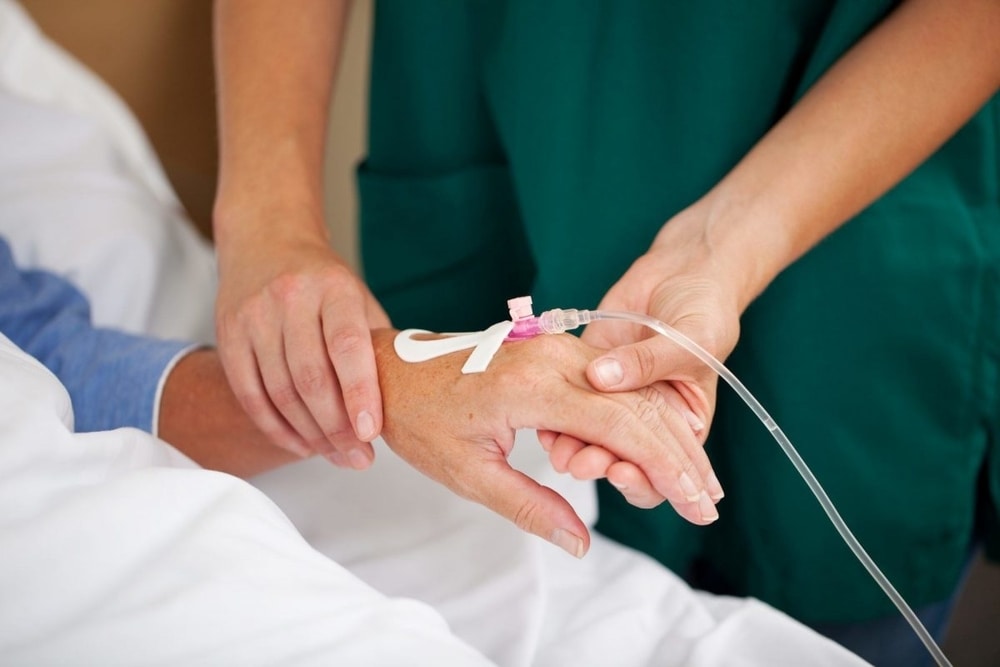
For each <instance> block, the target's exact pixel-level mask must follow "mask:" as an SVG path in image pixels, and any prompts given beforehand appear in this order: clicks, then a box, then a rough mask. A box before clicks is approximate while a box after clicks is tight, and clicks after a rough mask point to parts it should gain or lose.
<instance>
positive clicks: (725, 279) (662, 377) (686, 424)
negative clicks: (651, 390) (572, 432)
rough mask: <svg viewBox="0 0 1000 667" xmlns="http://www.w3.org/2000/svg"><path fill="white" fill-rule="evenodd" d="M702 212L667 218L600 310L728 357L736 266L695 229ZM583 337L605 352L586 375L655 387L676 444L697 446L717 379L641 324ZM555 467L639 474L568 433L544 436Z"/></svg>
mask: <svg viewBox="0 0 1000 667" xmlns="http://www.w3.org/2000/svg"><path fill="white" fill-rule="evenodd" d="M696 214H697V211H694V210H688V211H685V212H684V213H681V214H680V215H678V216H677V218H676V219H675V220H672V221H671V222H669V223H668V224H667V225H666V226H665V227H664V229H663V231H662V232H661V233H660V235H659V236H658V237H657V239H656V241H655V242H654V244H653V246H652V247H651V248H650V249H649V251H648V252H647V253H646V254H645V255H643V256H642V257H640V258H639V259H638V260H636V261H635V263H634V264H633V265H632V266H631V268H629V270H628V271H627V272H626V273H625V275H624V276H622V278H621V279H620V280H619V281H618V282H617V283H616V284H615V285H614V286H613V287H612V288H611V290H610V291H609V292H608V293H607V295H606V296H605V297H604V299H602V300H601V303H600V305H599V308H600V309H602V310H619V311H632V312H637V313H644V314H648V315H651V316H653V317H655V318H657V319H659V320H661V321H663V322H665V323H667V324H669V325H670V326H672V327H674V328H675V329H677V330H678V331H679V332H681V333H682V334H684V335H685V336H687V337H688V338H690V339H692V340H694V341H695V342H696V343H698V344H699V345H701V346H702V347H703V348H705V349H706V350H707V351H708V352H710V353H711V354H712V355H714V356H715V357H717V358H719V359H725V358H726V357H727V356H728V355H729V353H730V352H732V350H733V348H734V347H735V345H736V341H737V338H738V337H739V312H740V306H739V301H738V298H736V297H735V294H736V291H735V290H734V289H730V287H729V285H730V284H733V283H731V282H730V277H729V273H730V272H731V267H729V266H726V265H722V264H720V263H719V261H718V260H717V258H716V257H715V255H714V254H713V252H712V249H711V247H710V246H709V245H708V244H706V243H705V242H704V236H703V235H702V234H701V233H700V232H698V233H695V232H694V230H695V229H696V228H697V224H698V223H699V220H698V218H697V217H696ZM582 339H583V340H584V341H585V342H587V343H589V344H590V345H593V346H595V347H598V348H602V349H606V350H608V352H606V353H605V354H603V355H600V356H599V357H598V358H596V359H594V360H593V361H591V362H590V363H589V364H588V366H587V378H588V380H589V381H590V383H591V385H592V386H593V387H595V388H596V389H599V390H601V391H607V392H620V391H634V390H636V389H638V388H640V387H649V386H652V387H655V388H656V389H657V390H658V391H659V392H660V394H661V395H662V396H663V399H664V401H665V403H666V404H667V405H668V406H669V407H670V409H671V410H672V411H673V412H674V413H675V414H676V415H679V416H680V417H681V418H682V419H681V420H678V421H675V422H674V423H675V424H678V426H676V427H675V428H673V429H672V430H671V432H670V434H669V437H670V438H672V439H673V440H675V441H676V442H677V443H688V444H687V446H688V447H690V444H689V443H690V442H691V441H692V438H693V439H694V440H695V441H696V442H697V446H698V447H699V448H700V447H701V446H702V445H703V444H704V442H705V438H706V437H707V435H708V430H709V426H710V425H711V422H712V417H713V415H714V412H715V399H716V389H717V384H718V382H717V381H718V377H717V376H716V374H715V372H714V371H712V370H711V369H710V368H708V367H707V366H705V365H704V364H703V363H702V362H701V361H699V360H698V359H697V358H696V357H695V356H694V355H692V354H691V353H690V352H688V351H686V350H684V349H683V348H681V347H680V346H679V345H677V344H676V343H674V342H673V341H671V340H669V339H667V338H666V337H664V336H661V335H659V334H657V333H655V332H653V331H651V330H649V329H647V328H645V327H642V326H640V325H632V324H630V323H626V322H614V321H601V322H597V323H595V324H591V325H590V326H588V327H587V329H586V331H585V332H584V334H583V336H582ZM542 442H543V445H545V446H546V448H547V449H549V453H550V459H551V460H552V463H553V465H554V466H555V467H556V469H568V470H576V471H577V474H578V476H581V477H587V476H592V477H596V476H598V475H600V474H602V473H603V474H604V475H606V476H607V477H608V480H609V481H610V482H611V483H612V484H614V485H615V486H617V487H619V488H620V487H622V486H623V485H625V486H627V485H629V484H630V483H633V482H632V480H634V479H635V478H636V476H637V475H638V471H636V470H634V469H633V468H634V467H633V466H632V465H631V464H630V463H629V462H619V461H618V460H616V458H615V457H614V456H613V455H612V453H610V452H608V451H607V450H606V449H605V448H601V447H597V446H595V445H596V443H593V442H589V441H586V440H581V439H579V438H573V437H570V436H569V435H568V434H565V433H546V434H542ZM707 491H708V495H709V497H710V498H711V499H712V500H713V501H718V500H720V499H721V498H722V497H723V490H722V487H721V485H720V483H719V481H718V480H717V479H716V478H715V476H714V475H712V476H710V478H709V479H708V480H707Z"/></svg>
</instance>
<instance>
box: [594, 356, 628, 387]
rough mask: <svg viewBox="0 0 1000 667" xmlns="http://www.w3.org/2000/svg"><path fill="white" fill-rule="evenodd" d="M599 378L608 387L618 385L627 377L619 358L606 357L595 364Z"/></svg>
mask: <svg viewBox="0 0 1000 667" xmlns="http://www.w3.org/2000/svg"><path fill="white" fill-rule="evenodd" d="M594 370H595V371H597V379H599V380H600V381H601V384H603V385H604V386H605V387H607V388H609V389H610V388H611V387H616V386H618V385H619V384H621V381H622V380H624V379H625V371H623V370H622V365H621V364H620V363H618V360H617V359H610V358H604V359H600V360H598V361H597V362H595V364H594Z"/></svg>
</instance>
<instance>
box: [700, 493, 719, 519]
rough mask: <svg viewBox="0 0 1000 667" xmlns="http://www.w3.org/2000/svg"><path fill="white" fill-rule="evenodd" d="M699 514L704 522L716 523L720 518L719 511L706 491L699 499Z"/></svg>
mask: <svg viewBox="0 0 1000 667" xmlns="http://www.w3.org/2000/svg"><path fill="white" fill-rule="evenodd" d="M698 512H699V513H700V514H701V520H702V521H715V520H716V519H718V518H719V510H717V509H715V503H713V502H712V499H711V498H709V497H708V494H707V493H705V492H704V491H702V492H701V496H699V497H698Z"/></svg>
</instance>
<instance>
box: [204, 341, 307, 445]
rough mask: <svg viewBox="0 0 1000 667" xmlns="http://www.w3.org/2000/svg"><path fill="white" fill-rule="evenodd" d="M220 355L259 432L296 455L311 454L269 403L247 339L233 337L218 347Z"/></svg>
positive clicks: (227, 373)
mask: <svg viewBox="0 0 1000 667" xmlns="http://www.w3.org/2000/svg"><path fill="white" fill-rule="evenodd" d="M219 358H220V360H221V361H222V362H223V364H222V367H223V369H224V370H225V372H226V377H227V379H228V380H229V385H230V387H232V390H233V393H234V394H235V396H236V400H237V402H238V403H239V404H240V406H241V407H242V408H243V411H244V412H246V413H247V416H249V417H250V420H251V421H253V423H254V425H255V426H256V427H257V428H258V429H260V431H261V433H263V434H264V435H265V436H267V438H268V439H269V440H270V441H271V442H273V443H274V444H275V445H277V446H278V447H281V448H282V449H286V450H288V451H290V452H292V453H293V454H295V455H297V456H302V457H305V456H310V455H311V454H312V453H313V450H312V449H311V448H310V447H309V446H308V445H306V443H305V441H304V440H303V439H302V437H301V436H299V434H298V433H296V432H295V429H293V428H292V427H291V426H290V425H289V424H288V422H287V421H285V418H284V417H282V416H281V414H280V413H279V412H278V411H277V409H275V407H274V405H273V404H272V403H271V399H270V397H269V396H268V395H267V391H266V390H265V388H264V383H263V381H262V380H261V377H260V374H259V372H258V370H257V362H256V357H255V355H254V353H253V349H252V348H251V347H250V343H249V341H248V340H246V339H238V338H234V339H232V340H231V341H230V342H229V344H228V345H225V346H220V347H219Z"/></svg>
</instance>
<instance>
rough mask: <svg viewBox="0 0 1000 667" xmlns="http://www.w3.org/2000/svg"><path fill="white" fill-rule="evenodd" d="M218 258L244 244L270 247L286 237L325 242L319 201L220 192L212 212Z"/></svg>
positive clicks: (326, 235)
mask: <svg viewBox="0 0 1000 667" xmlns="http://www.w3.org/2000/svg"><path fill="white" fill-rule="evenodd" d="M212 224H213V230H214V234H215V243H216V246H217V248H218V252H219V254H220V259H223V258H224V256H225V255H227V254H230V250H232V251H233V252H234V253H235V254H236V255H237V256H241V255H242V254H243V250H244V249H245V248H244V247H245V246H246V245H248V244H249V245H252V246H272V247H273V245H275V244H279V245H280V244H281V243H282V241H283V240H286V239H296V240H297V241H299V242H301V241H311V242H319V243H322V244H324V245H329V242H330V237H329V230H328V229H327V227H326V224H325V222H324V217H323V208H322V204H321V203H320V202H319V201H318V198H316V197H313V196H310V195H308V194H301V193H300V194H298V195H294V196H287V197H280V196H267V197H259V196H256V197H255V196H245V197H241V196H239V195H236V194H234V195H226V196H223V195H220V197H219V198H218V199H217V200H216V204H215V207H214V209H213V213H212Z"/></svg>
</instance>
